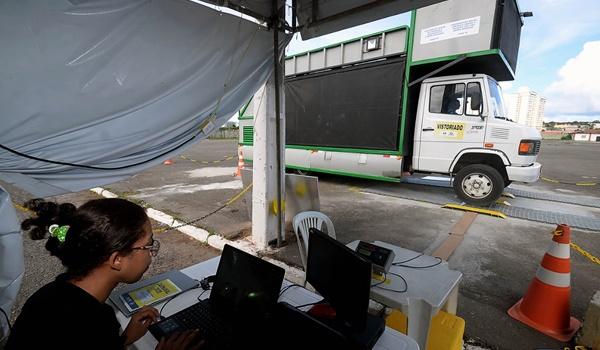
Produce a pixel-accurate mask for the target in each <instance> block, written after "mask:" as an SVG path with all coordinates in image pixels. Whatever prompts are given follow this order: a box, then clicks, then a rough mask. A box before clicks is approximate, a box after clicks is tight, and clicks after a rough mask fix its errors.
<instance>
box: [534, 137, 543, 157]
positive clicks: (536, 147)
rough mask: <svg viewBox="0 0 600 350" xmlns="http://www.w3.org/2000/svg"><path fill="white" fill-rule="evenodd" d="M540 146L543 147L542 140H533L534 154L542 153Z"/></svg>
mask: <svg viewBox="0 0 600 350" xmlns="http://www.w3.org/2000/svg"><path fill="white" fill-rule="evenodd" d="M540 148H542V141H540V140H534V141H533V154H534V155H537V154H538V153H540Z"/></svg>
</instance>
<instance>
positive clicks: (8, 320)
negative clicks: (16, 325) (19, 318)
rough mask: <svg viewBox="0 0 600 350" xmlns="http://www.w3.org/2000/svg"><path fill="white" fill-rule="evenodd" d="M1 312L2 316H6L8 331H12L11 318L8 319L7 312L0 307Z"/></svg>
mask: <svg viewBox="0 0 600 350" xmlns="http://www.w3.org/2000/svg"><path fill="white" fill-rule="evenodd" d="M0 311H2V314H3V315H4V317H6V323H7V324H8V330H9V331H10V330H12V325H11V324H10V317H8V314H7V313H6V311H4V309H3V308H1V307H0Z"/></svg>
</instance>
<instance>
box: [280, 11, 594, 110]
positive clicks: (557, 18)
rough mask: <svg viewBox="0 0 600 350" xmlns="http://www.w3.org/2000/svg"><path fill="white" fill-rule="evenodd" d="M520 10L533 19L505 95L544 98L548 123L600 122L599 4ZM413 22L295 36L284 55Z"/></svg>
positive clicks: (393, 20)
mask: <svg viewBox="0 0 600 350" xmlns="http://www.w3.org/2000/svg"><path fill="white" fill-rule="evenodd" d="M519 7H520V10H521V11H531V12H533V17H527V18H524V22H525V24H524V26H523V28H522V31H521V44H520V49H519V58H518V62H517V69H516V72H515V73H516V74H515V80H514V81H510V82H503V83H502V86H503V88H504V93H515V92H517V90H518V89H519V88H528V89H530V90H533V91H536V92H537V93H539V94H541V95H542V96H543V97H545V98H546V99H547V102H546V108H545V118H544V119H545V120H546V121H573V120H579V121H592V120H600V1H598V0H519ZM409 23H410V15H409V14H402V15H397V16H392V17H388V18H385V19H382V20H379V21H375V22H371V23H368V24H365V25H361V26H357V27H354V28H350V29H347V30H343V31H340V32H336V33H332V34H330V35H326V36H322V37H319V38H315V39H312V40H307V41H302V40H301V38H300V37H299V34H296V36H295V37H294V39H293V40H292V42H291V43H290V45H288V47H287V49H286V54H287V55H290V54H294V53H298V52H302V51H307V50H310V49H314V48H318V47H322V46H327V45H330V44H334V43H336V42H340V41H344V40H348V39H352V38H355V37H358V36H363V35H367V34H369V33H373V32H378V31H382V30H386V29H389V28H394V27H397V26H400V25H408V24H409Z"/></svg>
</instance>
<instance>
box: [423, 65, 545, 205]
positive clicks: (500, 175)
mask: <svg viewBox="0 0 600 350" xmlns="http://www.w3.org/2000/svg"><path fill="white" fill-rule="evenodd" d="M415 117H416V120H415V130H414V144H413V156H412V170H413V171H416V172H431V173H443V174H450V175H452V176H453V177H454V178H453V187H454V190H455V192H456V194H457V195H458V196H459V197H460V198H461V199H463V200H465V201H466V202H469V203H472V204H480V205H487V204H490V203H491V202H493V201H495V200H496V199H497V198H498V197H499V196H500V195H501V194H502V191H503V189H504V187H506V186H508V185H509V184H510V183H511V182H512V181H519V182H535V181H537V180H538V179H539V176H540V171H541V165H540V164H539V163H537V162H536V157H537V154H538V152H539V150H540V143H541V135H540V133H539V131H538V130H536V129H535V128H531V127H526V126H522V125H518V124H516V123H514V122H512V121H510V120H509V119H508V118H507V116H506V113H505V109H504V103H503V99H502V90H501V88H500V86H499V85H498V83H497V82H496V81H495V80H494V79H493V78H491V77H489V76H487V75H485V74H464V75H454V76H445V77H436V78H429V79H425V80H424V81H423V82H422V84H421V91H420V95H419V103H418V107H417V115H416V116H415Z"/></svg>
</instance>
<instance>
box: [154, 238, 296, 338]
mask: <svg viewBox="0 0 600 350" xmlns="http://www.w3.org/2000/svg"><path fill="white" fill-rule="evenodd" d="M284 273H285V271H284V270H283V269H282V268H281V267H278V266H276V265H273V264H271V263H269V262H267V261H264V260H262V259H260V258H258V257H256V256H253V255H251V254H248V253H246V252H244V251H242V250H239V249H237V248H234V247H232V246H230V245H225V248H224V249H223V253H222V254H221V260H220V261H219V267H218V269H217V274H216V276H215V280H214V283H213V286H212V289H211V292H210V297H209V298H208V299H206V300H202V301H200V302H198V303H197V304H194V305H192V306H190V307H188V308H186V309H183V310H181V311H179V312H178V313H176V314H173V315H171V316H169V317H168V318H166V319H163V320H161V321H159V322H157V323H155V324H153V325H152V326H150V327H149V331H150V333H151V334H152V335H153V336H154V337H155V338H156V339H157V340H160V339H161V338H163V337H164V336H168V335H170V334H172V333H174V332H181V331H185V330H190V329H198V330H199V331H200V334H201V335H202V337H203V338H204V339H206V341H207V348H216V349H232V348H236V347H238V346H240V345H247V341H248V339H257V338H260V333H261V332H269V331H270V330H269V329H268V327H265V326H266V325H267V324H272V323H273V321H272V320H273V318H274V317H275V316H276V313H277V311H276V307H277V299H278V298H279V291H280V289H281V284H282V282H283V276H284ZM236 341H239V342H241V344H236Z"/></svg>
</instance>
